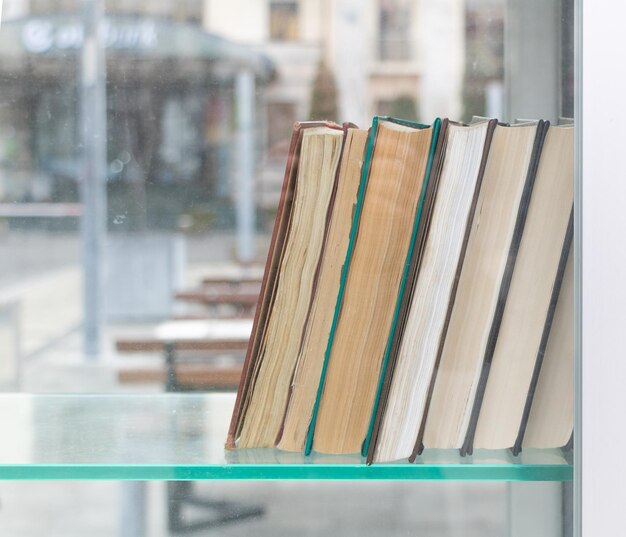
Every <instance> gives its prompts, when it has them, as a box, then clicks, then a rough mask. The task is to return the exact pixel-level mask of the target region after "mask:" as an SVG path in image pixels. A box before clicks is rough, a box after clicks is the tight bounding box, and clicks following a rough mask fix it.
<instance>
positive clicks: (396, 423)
mask: <svg viewBox="0 0 626 537" xmlns="http://www.w3.org/2000/svg"><path fill="white" fill-rule="evenodd" d="M494 127H495V121H491V122H479V123H476V124H473V125H470V126H465V125H459V124H454V123H449V124H448V127H447V132H445V133H442V136H445V137H446V145H445V154H444V156H443V167H442V169H441V175H440V177H439V179H438V184H437V190H436V194H435V196H436V198H435V201H434V205H433V208H432V214H431V216H430V222H429V230H428V237H427V239H426V246H425V248H424V252H423V254H422V259H421V260H420V266H419V269H418V271H417V279H416V281H415V284H414V288H413V295H412V298H411V303H410V306H409V309H408V314H407V319H406V324H405V327H404V332H403V334H402V335H401V336H400V337H401V340H400V345H399V349H398V353H397V356H396V358H395V368H394V371H393V377H392V379H391V385H390V388H389V393H388V396H387V401H386V406H385V409H384V413H383V417H382V423H381V426H380V432H379V434H378V439H377V442H376V449H375V452H374V461H375V462H376V461H392V460H397V459H406V458H408V457H410V456H411V455H412V454H413V452H414V450H415V444H416V441H417V437H418V434H419V430H420V426H421V423H422V419H423V416H424V410H425V408H426V401H427V396H428V391H429V386H430V384H431V378H432V374H433V370H434V367H435V361H436V358H437V353H438V351H439V346H440V342H441V340H442V338H443V337H444V336H445V331H446V323H447V318H448V310H449V304H450V303H451V301H453V300H454V293H455V281H456V277H457V274H458V270H459V266H460V264H461V263H462V260H463V256H464V251H465V246H466V242H467V238H466V237H467V233H468V228H469V224H470V223H471V221H472V213H473V211H474V208H475V206H476V199H477V198H476V196H477V194H478V192H479V189H480V182H481V179H482V175H483V170H484V162H485V160H486V154H487V151H488V149H489V145H490V139H491V135H492V133H493V129H494Z"/></svg>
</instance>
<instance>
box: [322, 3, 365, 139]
mask: <svg viewBox="0 0 626 537" xmlns="http://www.w3.org/2000/svg"><path fill="white" fill-rule="evenodd" d="M371 7H372V8H373V6H371ZM334 9H335V17H334V19H335V26H334V30H335V31H334V47H333V48H332V51H333V72H334V75H335V79H336V80H337V88H338V90H339V92H338V93H339V96H338V100H339V102H338V104H339V120H340V121H352V122H355V123H356V124H357V125H359V127H362V128H366V127H367V126H369V124H370V122H371V117H369V110H368V109H367V86H368V84H367V69H368V65H369V63H371V58H369V57H368V56H369V55H368V53H369V51H370V49H371V43H370V42H369V41H368V36H367V20H366V17H367V13H366V10H365V9H363V0H337V1H336V2H335V5H334ZM355 43H359V46H355Z"/></svg>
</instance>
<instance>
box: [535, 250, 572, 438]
mask: <svg viewBox="0 0 626 537" xmlns="http://www.w3.org/2000/svg"><path fill="white" fill-rule="evenodd" d="M573 255H574V254H573V248H572V247H571V246H570V251H569V255H568V260H567V265H566V266H565V274H564V275H563V281H562V283H561V289H560V292H559V298H558V301H557V303H556V310H555V312H554V319H553V321H552V327H551V328H550V335H549V336H548V343H547V345H546V352H545V354H544V356H543V362H542V364H541V370H540V373H539V379H538V382H537V386H536V388H535V389H534V395H532V393H531V396H532V405H531V407H530V415H529V417H528V421H527V423H526V431H525V433H524V436H523V442H522V445H523V447H524V448H557V447H562V446H565V445H566V444H567V443H568V442H569V440H570V437H571V436H572V429H573V427H574V260H573ZM531 392H532V390H531Z"/></svg>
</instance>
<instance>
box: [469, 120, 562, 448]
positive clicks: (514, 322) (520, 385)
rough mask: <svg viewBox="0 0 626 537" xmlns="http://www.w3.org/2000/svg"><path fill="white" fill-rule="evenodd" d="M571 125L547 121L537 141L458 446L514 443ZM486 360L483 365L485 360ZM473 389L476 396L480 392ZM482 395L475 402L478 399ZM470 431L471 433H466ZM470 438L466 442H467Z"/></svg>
mask: <svg viewBox="0 0 626 537" xmlns="http://www.w3.org/2000/svg"><path fill="white" fill-rule="evenodd" d="M573 188H574V127H573V126H572V125H569V126H556V127H555V126H551V127H550V128H549V129H548V132H547V134H546V138H545V141H544V144H543V149H542V152H541V157H540V160H539V167H538V169H537V175H536V178H535V183H534V186H533V192H532V195H531V198H530V204H529V207H528V213H527V216H526V222H525V225H524V230H523V233H522V236H521V242H520V247H519V251H518V254H517V257H516V260H515V267H514V269H513V275H512V278H511V283H510V288H509V290H508V294H507V297H506V303H505V305H504V310H503V313H502V317H501V322H500V326H499V330H498V332H497V339H496V341H495V347H494V350H493V355H492V357H491V359H490V360H489V359H487V360H486V366H487V367H488V371H489V373H488V376H487V382H486V385H485V388H484V395H483V397H482V398H481V397H477V399H476V402H475V409H476V414H477V416H478V419H477V422H476V429H475V434H473V435H472V431H471V428H472V426H471V425H470V433H469V435H468V439H467V441H466V445H465V451H468V452H471V450H472V447H474V448H487V449H504V448H510V447H513V445H514V443H515V440H516V438H517V435H518V431H519V429H520V425H521V423H522V416H523V412H524V408H525V403H526V399H527V395H528V391H529V387H530V385H531V380H532V377H533V371H534V369H535V364H536V362H537V358H538V356H539V353H540V352H543V350H544V349H542V340H543V334H544V329H545V327H546V321H547V320H548V316H549V313H550V304H551V300H552V294H553V290H554V288H555V285H556V286H558V285H560V278H561V277H562V272H561V273H560V274H559V267H560V266H561V257H562V254H563V249H564V247H565V246H566V244H567V236H568V230H569V229H571V215H572V207H573V200H574V190H573ZM489 362H490V364H489ZM479 395H480V394H479ZM481 399H482V401H481ZM472 436H473V439H472ZM472 440H473V441H472Z"/></svg>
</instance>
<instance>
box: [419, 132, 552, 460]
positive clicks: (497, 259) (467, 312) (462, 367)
mask: <svg viewBox="0 0 626 537" xmlns="http://www.w3.org/2000/svg"><path fill="white" fill-rule="evenodd" d="M545 128H547V125H545V122H534V123H530V124H524V125H516V126H506V125H498V126H497V127H496V129H495V131H494V133H493V139H492V142H491V148H490V150H489V157H488V159H487V165H486V167H485V174H484V176H483V180H482V185H481V189H480V194H479V197H478V203H477V206H476V211H475V213H474V218H473V221H472V226H471V230H470V235H469V240H468V243H467V251H466V254H465V259H464V262H463V267H462V269H461V275H460V277H459V284H458V287H457V292H456V297H455V301H454V305H453V307H452V312H451V316H450V323H449V325H448V330H447V332H446V337H445V340H444V345H443V349H442V352H441V356H440V358H439V363H438V365H437V373H436V377H435V381H434V385H433V392H432V396H431V399H430V404H429V407H428V413H427V415H426V421H425V424H424V432H423V436H422V438H421V439H418V442H419V441H420V440H421V442H422V443H423V446H424V447H426V448H444V449H451V448H456V449H460V448H461V447H462V445H463V443H464V441H465V437H466V435H467V430H468V426H469V422H470V416H471V413H472V407H473V403H474V399H475V397H476V392H477V389H478V385H479V381H480V377H481V371H482V367H483V362H484V358H485V353H486V352H487V345H488V341H489V335H490V332H491V327H492V325H493V322H494V318H495V316H496V311H497V306H498V302H499V300H501V291H502V287H503V282H504V281H506V280H510V277H511V273H512V270H513V262H514V260H515V256H516V254H517V246H516V244H517V245H519V238H520V235H521V229H522V228H523V223H524V220H525V217H526V209H527V207H528V201H529V199H530V194H531V192H532V185H533V181H534V175H535V171H536V167H537V163H538V160H539V153H540V150H541V144H542V142H543V137H544V134H545V132H544V131H545ZM516 231H517V232H516Z"/></svg>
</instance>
